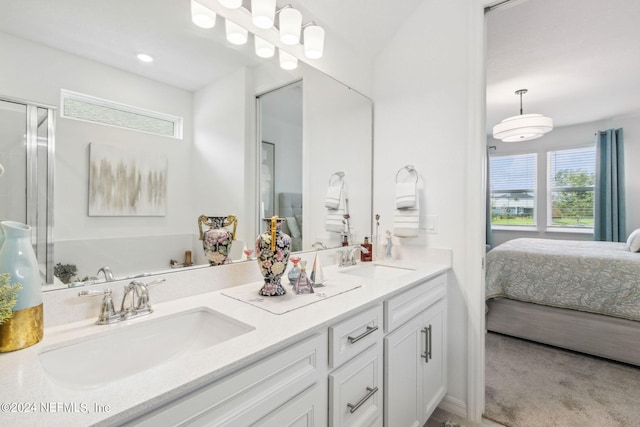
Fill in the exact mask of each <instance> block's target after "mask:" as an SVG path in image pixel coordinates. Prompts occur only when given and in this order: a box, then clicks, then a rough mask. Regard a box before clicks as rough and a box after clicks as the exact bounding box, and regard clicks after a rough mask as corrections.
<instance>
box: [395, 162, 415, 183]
mask: <svg viewBox="0 0 640 427" xmlns="http://www.w3.org/2000/svg"><path fill="white" fill-rule="evenodd" d="M404 170H406V171H407V173H408V174H409V175H415V176H416V184H417V183H418V171H417V170H416V168H414V167H413V166H411V165H407V166H405V167H403V168H400V169H399V170H398V172H397V173H396V183H397V182H398V176H399V175H400V172H402V171H404Z"/></svg>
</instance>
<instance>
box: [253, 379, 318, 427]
mask: <svg viewBox="0 0 640 427" xmlns="http://www.w3.org/2000/svg"><path fill="white" fill-rule="evenodd" d="M326 391H327V389H326V387H322V386H321V385H320V384H315V385H313V386H312V387H310V388H308V389H307V390H305V391H304V392H302V393H301V394H300V395H299V396H296V397H294V398H293V399H291V400H290V401H288V402H287V403H285V404H284V405H282V406H281V407H279V408H278V409H276V410H274V411H273V412H271V413H270V414H268V415H267V416H266V417H264V418H262V419H260V420H259V421H258V422H256V423H255V424H252V425H251V426H252V427H259V426H260V427H318V426H324V425H326V424H327V407H326V403H325V402H326V400H325V399H324V397H325V396H326Z"/></svg>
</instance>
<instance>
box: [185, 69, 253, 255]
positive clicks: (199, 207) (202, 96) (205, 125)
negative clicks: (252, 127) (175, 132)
mask: <svg viewBox="0 0 640 427" xmlns="http://www.w3.org/2000/svg"><path fill="white" fill-rule="evenodd" d="M246 82H247V75H246V69H244V68H240V69H238V70H237V71H235V72H233V73H231V74H230V75H228V76H226V77H225V78H222V79H219V80H217V81H215V82H212V83H210V84H209V85H207V86H206V87H204V88H203V89H201V90H199V91H197V92H196V93H195V94H194V101H193V111H194V117H193V123H194V129H195V131H194V140H193V147H194V149H193V157H192V158H191V162H190V167H189V170H188V171H185V173H186V174H188V175H189V176H190V177H191V182H190V184H189V187H187V188H185V192H190V193H191V194H192V195H193V196H194V197H193V200H192V204H191V206H193V208H192V209H190V211H191V218H192V221H191V222H193V224H196V220H197V217H198V216H199V215H203V214H204V215H207V216H227V215H229V214H233V215H236V216H237V217H238V233H237V235H236V238H237V239H238V240H239V241H241V242H246V241H247V240H252V236H251V235H250V234H249V232H250V231H251V230H252V228H251V224H252V223H253V222H254V219H255V214H254V213H253V212H249V211H248V208H247V207H246V206H245V198H244V192H243V191H238V190H239V189H244V188H245V179H246V177H245V167H248V168H249V167H250V168H252V166H251V165H246V166H245V148H246V144H245V140H246V138H247V135H246V133H247V129H246V126H245V121H244V117H245V113H246V111H245V110H246V103H245V95H243V94H246V92H247V89H246ZM243 244H244V243H243ZM235 246H239V245H235ZM249 246H251V245H249ZM240 249H241V248H240ZM200 252H201V251H198V252H197V254H196V255H197V257H196V263H197V262H199V261H204V260H203V259H200V258H199V256H200V255H201V254H200Z"/></svg>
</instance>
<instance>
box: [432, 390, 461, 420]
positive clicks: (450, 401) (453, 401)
mask: <svg viewBox="0 0 640 427" xmlns="http://www.w3.org/2000/svg"><path fill="white" fill-rule="evenodd" d="M438 407H439V408H440V409H442V410H444V411H447V412H449V413H451V414H454V415H458V416H460V417H462V418H466V417H467V404H466V403H465V402H463V401H462V400H460V399H458V398H455V397H452V396H451V395H450V394H447V395H445V397H444V399H442V402H440V405H438Z"/></svg>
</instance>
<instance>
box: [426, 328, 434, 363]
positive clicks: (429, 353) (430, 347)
mask: <svg viewBox="0 0 640 427" xmlns="http://www.w3.org/2000/svg"><path fill="white" fill-rule="evenodd" d="M428 335H429V351H428V352H427V356H429V359H428V360H430V359H433V356H432V355H431V350H432V349H433V347H432V345H431V337H432V336H433V332H432V330H431V325H429V334H428Z"/></svg>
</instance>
